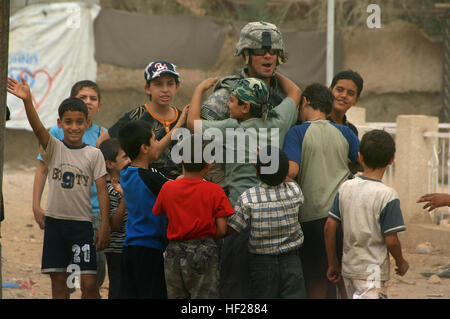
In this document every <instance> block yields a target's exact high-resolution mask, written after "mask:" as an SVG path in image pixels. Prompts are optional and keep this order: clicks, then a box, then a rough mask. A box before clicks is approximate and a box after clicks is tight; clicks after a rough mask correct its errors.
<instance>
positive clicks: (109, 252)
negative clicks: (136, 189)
mask: <svg viewBox="0 0 450 319" xmlns="http://www.w3.org/2000/svg"><path fill="white" fill-rule="evenodd" d="M99 148H100V151H102V154H103V157H104V158H105V164H106V171H107V172H108V175H107V178H106V187H107V188H108V195H109V215H110V225H111V233H110V237H109V246H108V248H106V249H105V250H104V252H105V256H106V263H107V265H108V278H109V292H108V299H118V298H119V289H120V271H121V270H120V269H121V267H120V265H121V263H122V248H123V242H124V240H125V237H126V228H125V226H126V221H127V218H128V214H127V211H126V206H125V199H124V198H123V190H122V187H121V186H120V183H119V182H120V171H121V170H122V169H123V168H124V167H125V166H127V165H128V164H129V163H130V158H129V157H128V156H127V154H125V151H124V150H123V149H122V148H121V147H120V143H119V140H118V139H117V138H111V139H108V140H105V141H104V142H102V143H101V144H100V146H99Z"/></svg>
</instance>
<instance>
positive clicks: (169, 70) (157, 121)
mask: <svg viewBox="0 0 450 319" xmlns="http://www.w3.org/2000/svg"><path fill="white" fill-rule="evenodd" d="M144 77H145V93H146V94H147V95H148V98H149V103H147V104H144V105H142V106H139V107H137V108H135V109H134V110H132V111H129V112H127V113H125V114H124V115H123V116H122V117H121V118H120V119H119V120H118V121H117V122H116V123H115V124H114V125H113V126H111V127H110V129H109V130H108V132H105V133H104V134H103V135H102V136H101V137H100V138H99V139H98V141H97V145H99V144H100V143H101V142H102V141H104V140H106V139H108V138H110V137H118V135H119V130H120V128H121V127H122V126H123V125H125V124H126V123H128V122H130V121H134V120H144V121H147V122H149V123H150V124H151V125H152V127H153V131H154V132H155V138H156V142H155V144H154V147H155V151H157V154H156V157H155V160H154V161H153V162H152V164H151V165H152V167H153V168H156V169H157V170H159V171H161V172H162V173H164V174H165V175H166V176H167V177H169V178H171V179H175V178H176V177H177V176H178V175H180V174H181V165H180V164H176V163H174V162H173V161H172V158H171V156H170V151H171V149H172V147H173V145H175V142H173V143H170V145H169V147H161V146H159V144H158V142H159V141H160V140H161V139H162V138H163V137H164V136H166V134H167V133H168V132H169V131H170V130H171V129H173V127H174V126H175V124H176V123H177V121H178V120H179V118H180V114H181V112H180V111H178V109H177V108H176V107H175V106H172V102H173V99H174V98H175V95H176V94H177V92H178V89H179V88H180V79H179V77H180V75H179V74H178V72H177V71H176V66H175V65H174V64H172V63H170V62H167V61H164V60H159V61H156V62H151V63H150V64H149V65H148V66H147V67H146V68H145V72H144Z"/></svg>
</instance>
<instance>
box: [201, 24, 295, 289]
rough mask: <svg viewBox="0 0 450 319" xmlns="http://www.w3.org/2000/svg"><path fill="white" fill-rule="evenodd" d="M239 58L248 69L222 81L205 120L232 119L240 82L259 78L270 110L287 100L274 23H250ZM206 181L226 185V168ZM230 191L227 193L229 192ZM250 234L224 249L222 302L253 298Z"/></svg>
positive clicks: (284, 55)
mask: <svg viewBox="0 0 450 319" xmlns="http://www.w3.org/2000/svg"><path fill="white" fill-rule="evenodd" d="M234 55H235V56H239V55H240V56H242V58H243V59H244V61H245V64H246V66H245V67H244V68H243V69H242V70H241V71H240V72H239V73H238V74H236V75H231V76H227V77H224V78H222V79H220V80H219V81H218V83H217V84H216V86H215V88H214V92H213V94H211V95H210V96H209V97H208V98H207V99H206V100H205V102H204V103H203V105H202V109H201V118H202V119H204V120H224V119H227V118H229V114H230V112H229V108H228V106H227V103H228V100H229V98H230V92H231V88H232V87H233V85H234V83H235V82H237V81H238V80H239V79H242V78H248V77H255V78H259V79H261V80H263V81H264V82H265V83H266V84H267V87H268V88H269V101H268V106H269V108H273V107H275V106H277V105H279V104H280V103H281V102H282V101H283V99H284V98H285V97H286V94H285V92H283V90H282V89H281V86H280V84H279V82H278V80H277V79H276V77H275V70H276V68H277V66H278V65H279V64H281V63H284V62H286V61H287V53H286V50H285V47H284V43H283V39H282V36H281V32H280V31H279V30H278V28H277V27H276V26H275V25H274V24H271V23H267V22H250V23H248V24H247V25H245V26H244V27H243V28H242V30H241V34H240V37H239V41H238V43H237V45H236V50H235V54H234ZM206 179H208V180H210V181H212V182H214V183H217V184H219V185H221V186H222V187H223V186H224V185H225V176H224V170H223V166H222V165H220V164H214V165H212V167H211V170H210V172H209V173H208V174H207V176H206ZM225 191H226V190H225ZM248 234H249V233H248V231H244V232H242V233H240V234H234V235H238V236H230V237H227V238H225V239H224V240H223V241H222V242H221V243H220V244H219V245H220V262H221V265H220V269H221V273H220V281H221V282H220V294H221V297H222V298H249V294H248V292H249V278H248V276H249V271H248V248H247V245H248Z"/></svg>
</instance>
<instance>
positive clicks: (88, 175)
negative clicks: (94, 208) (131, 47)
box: [8, 77, 109, 298]
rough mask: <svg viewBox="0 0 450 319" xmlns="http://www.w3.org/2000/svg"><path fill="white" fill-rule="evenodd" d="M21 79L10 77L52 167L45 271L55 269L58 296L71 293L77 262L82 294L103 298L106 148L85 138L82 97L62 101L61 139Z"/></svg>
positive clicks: (55, 294)
mask: <svg viewBox="0 0 450 319" xmlns="http://www.w3.org/2000/svg"><path fill="white" fill-rule="evenodd" d="M21 81H22V83H20V82H18V81H16V80H15V79H12V78H8V92H9V93H11V94H14V95H15V96H17V97H18V98H20V99H22V100H23V102H24V105H25V111H26V114H27V118H28V121H29V122H30V125H31V127H32V129H33V131H34V134H35V135H36V137H37V139H38V141H39V144H40V146H41V154H42V157H43V158H44V161H45V162H46V164H47V166H48V168H49V170H50V172H51V174H49V198H48V203H47V209H46V212H45V215H46V216H45V228H44V248H43V253H42V272H43V273H49V274H50V278H51V281H52V297H53V298H69V289H68V284H67V280H68V275H67V269H68V266H73V265H75V266H76V267H75V269H76V268H79V270H80V274H81V279H80V281H81V293H82V298H99V293H98V286H97V282H96V269H97V262H96V258H95V246H94V245H96V246H97V248H98V249H99V250H102V249H104V248H105V247H106V246H107V245H108V240H109V222H108V207H109V201H108V193H107V190H106V168H105V161H104V159H103V156H102V154H101V152H100V150H98V149H96V148H95V147H92V146H90V145H86V144H84V143H83V141H82V137H83V134H84V132H85V130H86V129H87V127H88V109H87V106H86V104H85V103H84V102H83V101H82V100H80V99H77V98H69V99H66V100H64V101H63V102H62V103H61V105H60V106H59V109H58V113H59V119H58V125H59V126H61V128H62V130H63V132H64V140H63V141H60V140H58V139H57V138H55V137H53V136H51V135H50V134H49V132H48V131H47V129H46V128H45V127H44V126H43V124H42V122H41V121H40V119H39V116H38V114H37V112H36V110H35V108H34V105H33V102H32V98H31V92H30V88H29V87H28V85H27V83H26V82H25V79H24V78H23V77H21ZM92 181H95V184H96V186H97V190H98V199H99V204H100V212H101V217H102V218H101V226H100V230H99V232H98V236H97V237H96V238H95V242H93V238H94V234H93V228H92V222H91V220H92V212H91V204H90V201H89V199H90V191H91V184H92ZM70 268H72V267H70Z"/></svg>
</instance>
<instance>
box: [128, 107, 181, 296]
mask: <svg viewBox="0 0 450 319" xmlns="http://www.w3.org/2000/svg"><path fill="white" fill-rule="evenodd" d="M186 112H187V108H185V109H184V110H183V113H182V114H181V116H180V119H179V121H178V122H177V124H176V125H175V126H174V128H177V127H181V126H182V125H183V124H184V123H185V121H186ZM171 135H172V131H169V133H168V134H167V135H166V136H165V137H164V138H163V139H162V140H161V144H162V145H165V146H166V147H167V146H168V145H169V143H170V138H171ZM119 141H120V146H121V147H122V149H123V150H124V151H125V153H126V154H127V155H128V156H129V157H130V159H131V164H130V165H129V166H128V167H126V169H123V170H122V171H121V172H120V183H121V186H122V189H123V194H124V198H125V205H126V207H127V210H128V220H127V225H126V232H127V235H126V237H125V241H124V243H123V246H124V247H123V251H122V269H121V276H120V298H127V299H128V298H133V299H135V298H155V299H167V290H166V283H165V280H164V260H163V252H164V250H165V249H166V245H167V239H166V226H167V219H166V218H164V217H159V216H155V215H153V213H152V209H153V205H154V204H155V202H156V197H157V196H158V194H159V191H160V189H161V187H162V186H163V184H164V183H165V182H166V181H168V180H169V179H168V178H167V177H166V176H164V175H163V174H162V173H160V172H159V171H158V170H156V169H155V168H149V165H150V164H152V162H153V161H154V158H155V152H157V150H155V148H157V147H158V146H157V147H155V135H154V134H153V132H152V126H151V124H150V123H148V122H146V121H143V120H136V121H131V122H129V123H127V124H125V125H124V126H123V127H122V128H121V129H120V131H119Z"/></svg>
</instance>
